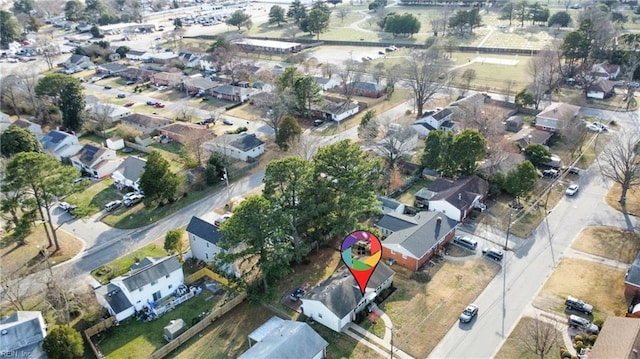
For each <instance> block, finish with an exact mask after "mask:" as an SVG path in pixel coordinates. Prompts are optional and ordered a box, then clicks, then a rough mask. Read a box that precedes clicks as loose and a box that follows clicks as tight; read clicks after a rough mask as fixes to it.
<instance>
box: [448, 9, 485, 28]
mask: <svg viewBox="0 0 640 359" xmlns="http://www.w3.org/2000/svg"><path fill="white" fill-rule="evenodd" d="M480 26H482V17H481V16H480V9H478V8H474V9H471V10H458V11H457V12H456V13H455V15H453V16H452V17H451V18H450V19H449V28H451V29H454V30H456V32H457V33H458V34H459V35H464V34H465V33H466V32H467V31H468V32H469V34H473V29H475V28H476V27H480Z"/></svg>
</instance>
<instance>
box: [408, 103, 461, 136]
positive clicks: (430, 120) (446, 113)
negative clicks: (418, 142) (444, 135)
mask: <svg viewBox="0 0 640 359" xmlns="http://www.w3.org/2000/svg"><path fill="white" fill-rule="evenodd" d="M452 118H453V111H451V109H449V108H444V109H442V110H440V111H437V112H432V111H428V112H425V114H424V115H423V116H422V117H420V118H419V119H418V120H416V122H414V124H413V125H412V126H411V127H413V129H414V130H416V132H417V133H418V136H420V137H427V136H428V135H429V132H431V131H435V130H442V131H445V132H447V131H456V129H457V128H456V125H455V123H454V122H453V120H452Z"/></svg>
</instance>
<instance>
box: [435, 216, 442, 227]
mask: <svg viewBox="0 0 640 359" xmlns="http://www.w3.org/2000/svg"><path fill="white" fill-rule="evenodd" d="M436 224H437V225H438V226H439V225H441V224H442V217H438V218H437V219H436Z"/></svg>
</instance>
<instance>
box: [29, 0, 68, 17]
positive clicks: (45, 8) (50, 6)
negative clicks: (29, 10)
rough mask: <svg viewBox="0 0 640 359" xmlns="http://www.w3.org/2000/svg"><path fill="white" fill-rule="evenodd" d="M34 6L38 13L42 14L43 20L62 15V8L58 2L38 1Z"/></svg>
mask: <svg viewBox="0 0 640 359" xmlns="http://www.w3.org/2000/svg"><path fill="white" fill-rule="evenodd" d="M34 6H35V8H36V10H37V11H38V13H41V14H43V15H44V16H45V18H51V17H55V16H58V15H60V14H61V13H62V7H61V6H60V1H58V0H38V1H36V2H35V4H34Z"/></svg>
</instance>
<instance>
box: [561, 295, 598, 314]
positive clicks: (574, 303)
mask: <svg viewBox="0 0 640 359" xmlns="http://www.w3.org/2000/svg"><path fill="white" fill-rule="evenodd" d="M564 305H565V306H566V307H567V309H571V310H576V311H578V312H583V313H584V314H592V313H593V305H591V304H587V303H585V302H583V301H582V300H580V299H578V298H575V297H571V296H569V297H567V299H566V300H565V301H564Z"/></svg>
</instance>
